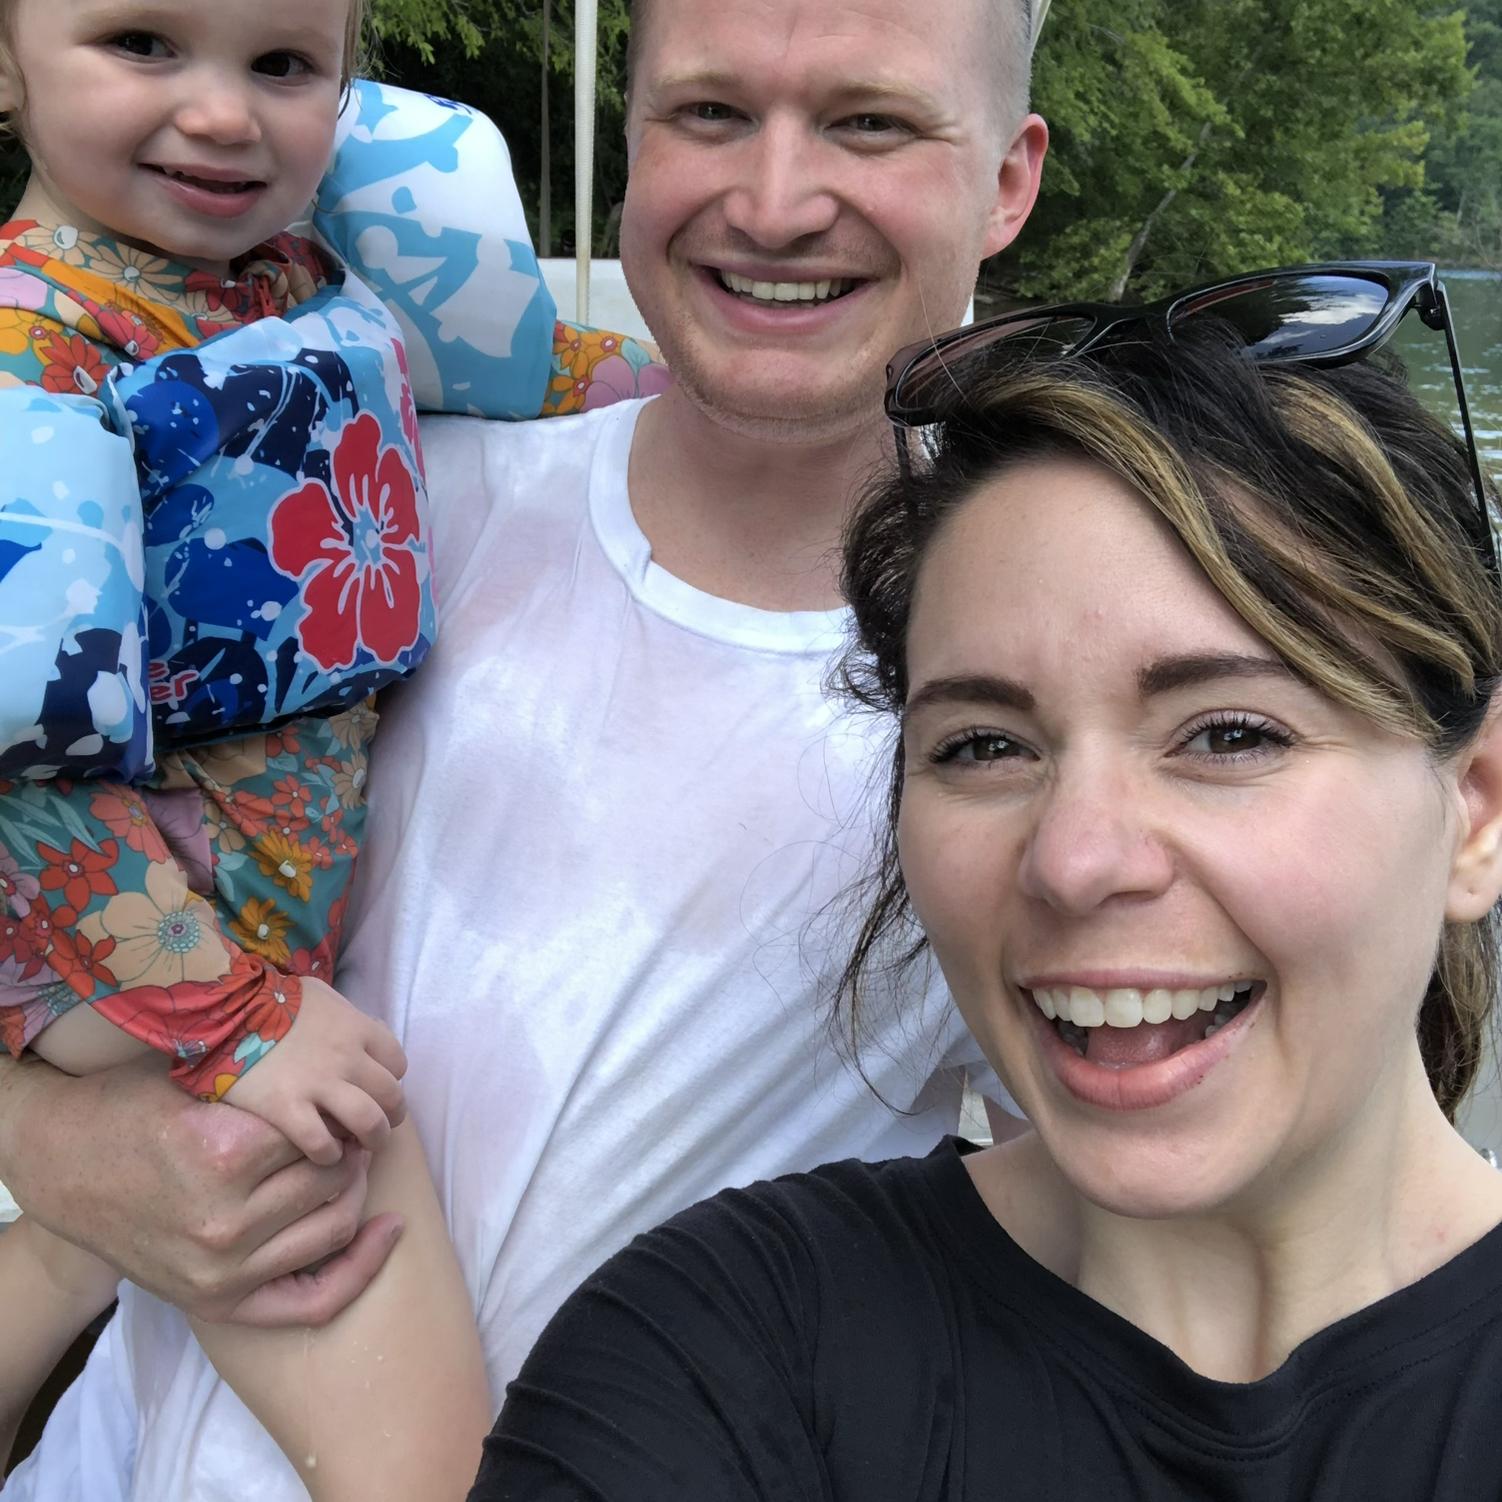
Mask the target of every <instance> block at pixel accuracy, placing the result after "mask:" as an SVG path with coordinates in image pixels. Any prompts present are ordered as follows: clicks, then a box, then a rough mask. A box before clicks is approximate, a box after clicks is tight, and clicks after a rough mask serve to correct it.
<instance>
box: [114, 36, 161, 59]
mask: <svg viewBox="0 0 1502 1502" xmlns="http://www.w3.org/2000/svg"><path fill="white" fill-rule="evenodd" d="M109 44H110V46H111V47H114V48H116V49H117V50H119V51H121V52H128V53H130V55H131V56H132V57H166V56H167V54H168V51H169V49H168V46H167V43H166V42H165V41H164V40H163V39H162V38H161V37H159V36H154V35H153V34H152V33H151V32H149V31H122V32H121V33H120V35H119V36H114V37H111V38H110V39H109Z"/></svg>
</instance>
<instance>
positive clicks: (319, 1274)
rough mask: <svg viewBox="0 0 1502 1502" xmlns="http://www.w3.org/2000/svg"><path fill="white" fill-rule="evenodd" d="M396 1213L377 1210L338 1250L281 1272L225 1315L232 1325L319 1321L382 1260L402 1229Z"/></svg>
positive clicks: (350, 1297)
mask: <svg viewBox="0 0 1502 1502" xmlns="http://www.w3.org/2000/svg"><path fill="white" fill-rule="evenodd" d="M404 1226H405V1222H404V1221H403V1220H402V1218H401V1216H399V1215H397V1214H394V1213H392V1212H389V1211H388V1212H387V1213H385V1214H383V1215H377V1216H376V1217H375V1218H374V1219H372V1220H369V1221H367V1222H366V1223H365V1224H364V1225H363V1226H361V1227H360V1229H359V1231H358V1232H357V1234H356V1236H355V1239H354V1240H353V1241H351V1242H350V1244H349V1245H348V1246H347V1247H345V1248H344V1250H343V1251H341V1252H339V1253H337V1254H336V1255H334V1256H333V1257H330V1258H329V1259H328V1260H327V1261H325V1262H323V1263H322V1264H321V1265H320V1266H319V1267H318V1268H316V1269H315V1270H314V1271H312V1272H292V1273H285V1274H283V1275H282V1276H281V1277H279V1278H275V1279H273V1280H272V1281H271V1282H270V1283H267V1284H265V1285H263V1286H262V1287H260V1288H258V1289H256V1291H255V1292H254V1293H253V1294H251V1295H250V1296H249V1297H248V1298H246V1299H244V1300H242V1302H241V1303H240V1304H239V1306H238V1307H237V1308H236V1309H235V1310H234V1312H233V1313H232V1314H231V1315H230V1320H231V1321H232V1322H233V1323H235V1324H237V1325H255V1326H258V1327H261V1328H263V1329H278V1328H282V1327H285V1326H289V1325H315V1326H322V1325H326V1324H328V1323H329V1321H330V1320H332V1319H333V1318H334V1317H335V1316H336V1315H338V1314H339V1313H340V1312H341V1311H343V1310H344V1309H346V1308H348V1307H349V1305H350V1304H352V1303H353V1302H354V1301H355V1299H357V1298H358V1297H359V1296H360V1295H361V1294H362V1293H363V1292H364V1291H365V1289H366V1288H367V1287H368V1286H369V1284H370V1281H371V1279H372V1278H374V1277H375V1275H376V1274H377V1273H378V1272H380V1270H381V1268H382V1267H383V1266H384V1265H385V1262H386V1259H387V1257H389V1256H390V1255H391V1249H392V1247H394V1246H395V1245H396V1243H397V1240H398V1238H399V1237H400V1236H401V1233H402V1231H403V1229H404Z"/></svg>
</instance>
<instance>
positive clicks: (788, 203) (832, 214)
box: [725, 116, 840, 250]
mask: <svg viewBox="0 0 1502 1502" xmlns="http://www.w3.org/2000/svg"><path fill="white" fill-rule="evenodd" d="M825 155H826V148H825V147H824V146H823V143H821V142H820V141H819V140H818V139H817V138H816V137H814V136H812V135H810V133H809V131H808V127H807V126H806V125H805V124H802V123H800V122H799V121H796V120H793V119H784V118H781V117H775V116H773V117H769V118H768V119H766V120H765V121H763V123H762V125H761V127H760V129H758V130H757V131H756V133H755V134H754V135H752V136H750V137H749V138H748V139H747V140H746V141H745V143H744V144H743V146H742V149H741V152H740V153H739V160H738V161H737V162H736V163H735V168H736V175H735V183H734V186H733V187H732V188H731V189H730V191H729V192H728V193H727V194H726V195H725V217H726V220H727V222H728V223H729V224H730V226H731V227H732V228H733V229H736V230H739V231H740V232H741V233H742V234H743V235H745V236H746V237H747V239H749V240H751V241H753V242H754V243H755V244H757V245H759V246H762V247H764V248H766V249H768V250H781V249H784V248H786V247H787V246H789V245H791V244H792V243H793V242H794V241H796V240H801V239H803V238H804V237H805V236H808V235H817V234H822V233H823V232H824V231H826V230H828V229H831V228H832V227H833V225H834V222H835V220H836V219H837V218H838V217H839V212H840V206H839V200H838V198H837V197H836V195H835V193H834V192H833V191H832V188H831V185H830V183H829V181H828V180H827V178H828V173H827V172H826V171H825Z"/></svg>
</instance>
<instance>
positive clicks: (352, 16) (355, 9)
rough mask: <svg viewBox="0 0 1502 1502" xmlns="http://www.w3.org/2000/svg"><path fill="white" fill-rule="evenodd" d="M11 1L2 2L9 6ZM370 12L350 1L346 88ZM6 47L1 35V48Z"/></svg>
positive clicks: (360, 58) (366, 4) (360, 63)
mask: <svg viewBox="0 0 1502 1502" xmlns="http://www.w3.org/2000/svg"><path fill="white" fill-rule="evenodd" d="M9 3H10V0H0V5H8V4H9ZM369 12H370V0H349V16H348V17H347V18H346V20H345V23H344V79H343V83H344V86H345V87H346V88H348V87H349V85H350V84H351V83H352V82H353V81H354V80H355V79H356V78H358V77H359V76H360V72H361V70H362V69H363V68H364V66H365V60H366V54H365V20H366V17H367V16H368V15H369ZM4 45H5V39H4V36H3V35H0V47H3V46H4Z"/></svg>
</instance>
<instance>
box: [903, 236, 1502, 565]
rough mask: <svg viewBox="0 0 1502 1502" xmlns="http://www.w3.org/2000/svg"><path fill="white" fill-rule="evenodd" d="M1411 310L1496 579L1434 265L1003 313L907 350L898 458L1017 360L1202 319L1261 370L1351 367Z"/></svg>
mask: <svg viewBox="0 0 1502 1502" xmlns="http://www.w3.org/2000/svg"><path fill="white" fill-rule="evenodd" d="M1410 309H1417V310H1418V315H1419V317H1420V318H1421V319H1422V320H1423V321H1424V323H1425V324H1426V325H1428V327H1430V328H1431V329H1437V330H1440V331H1441V332H1443V334H1444V336H1445V347H1446V348H1447V349H1448V350H1449V354H1450V373H1451V375H1452V376H1453V377H1454V380H1455V400H1456V402H1457V403H1458V405H1459V408H1460V422H1461V427H1462V428H1463V429H1464V434H1465V441H1466V449H1467V452H1468V454H1469V457H1470V463H1471V480H1472V483H1473V485H1474V486H1475V491H1476V509H1475V516H1474V521H1473V527H1472V531H1473V533H1474V538H1473V541H1474V543H1475V545H1476V548H1477V550H1478V552H1480V554H1481V556H1482V558H1483V560H1484V561H1485V563H1486V565H1487V567H1488V568H1489V569H1490V570H1491V571H1492V573H1493V574H1496V573H1497V572H1498V568H1497V551H1496V543H1495V540H1494V539H1493V537H1492V528H1491V519H1490V512H1489V510H1488V508H1487V499H1486V497H1487V487H1486V482H1485V480H1484V479H1483V478H1482V474H1481V460H1480V457H1479V455H1478V454H1477V451H1476V437H1475V434H1474V432H1473V431H1472V429H1471V413H1470V406H1469V404H1468V403H1467V401H1466V394H1465V381H1464V379H1463V378H1462V376H1461V369H1460V354H1459V351H1458V350H1457V349H1456V346H1455V327H1454V324H1453V322H1452V321H1451V318H1450V305H1449V302H1448V301H1447V300H1446V298H1445V288H1444V284H1443V283H1442V282H1441V281H1440V279H1439V274H1438V272H1437V271H1436V269H1435V266H1434V263H1433V262H1432V261H1346V262H1329V263H1324V264H1321V265H1316V266H1287V267H1283V268H1281V269H1279V270H1275V271H1259V272H1255V273H1253V274H1252V275H1249V276H1238V277H1232V278H1231V279H1230V280H1229V281H1222V282H1211V283H1209V284H1208V285H1206V286H1203V287H1194V288H1191V289H1190V290H1189V291H1187V292H1176V293H1174V294H1173V295H1172V296H1171V297H1165V298H1160V299H1159V300H1158V301H1156V302H1150V303H1143V304H1141V305H1140V306H1129V305H1124V304H1117V303H1095V302H1076V303H1060V304H1058V305H1057V306H1055V307H1049V308H1029V309H1025V310H1023V311H1020V312H1016V313H1004V314H1002V315H1001V317H999V318H989V319H987V320H986V321H985V322H984V323H977V324H972V325H971V326H970V327H969V328H963V329H955V330H954V331H953V332H951V333H948V334H940V335H939V336H938V337H937V338H934V339H929V340H925V341H924V342H922V343H921V344H913V345H909V346H908V347H907V348H906V349H903V350H899V351H898V352H897V354H896V355H895V356H894V357H893V359H892V362H891V364H890V365H888V366H887V396H886V410H887V416H888V417H889V418H891V420H892V421H893V423H895V424H896V425H897V433H898V450H899V459H900V462H901V464H902V467H903V469H904V471H906V470H907V468H908V466H909V463H910V460H909V454H908V445H907V433H906V430H907V429H909V428H917V427H925V426H927V425H928V424H930V423H937V422H943V421H944V420H945V419H946V418H948V417H952V416H953V415H954V413H955V409H956V406H957V404H958V402H960V401H962V400H963V399H964V397H965V395H966V393H968V392H970V391H972V390H974V388H975V386H976V384H977V382H978V381H980V380H983V379H984V378H985V377H986V375H987V374H988V373H990V372H991V371H992V370H995V369H1000V368H1002V366H1003V365H1004V364H1006V363H1010V362H1011V361H1013V360H1014V359H1016V358H1018V357H1022V358H1027V357H1029V356H1038V357H1043V358H1053V357H1059V356H1069V355H1079V354H1084V353H1085V352H1086V351H1087V350H1089V349H1092V348H1094V347H1095V346H1097V345H1100V344H1103V343H1105V342H1106V341H1107V340H1109V339H1114V338H1118V337H1120V336H1121V335H1123V334H1130V333H1131V331H1132V330H1133V329H1134V328H1140V327H1141V326H1142V325H1148V326H1150V327H1151V328H1153V329H1154V330H1155V331H1156V332H1157V333H1158V334H1159V335H1160V336H1166V337H1167V339H1168V340H1169V342H1170V343H1171V342H1172V341H1173V339H1174V338H1175V336H1176V335H1177V334H1178V333H1179V332H1180V331H1182V330H1184V329H1185V328H1186V327H1188V326H1189V325H1192V324H1193V323H1194V322H1195V321H1196V320H1199V321H1200V323H1201V325H1203V324H1204V323H1205V322H1207V321H1209V320H1211V319H1213V320H1214V321H1215V322H1216V324H1217V325H1218V326H1219V327H1221V328H1222V329H1227V330H1229V331H1231V332H1232V333H1234V334H1235V335H1236V337H1238V338H1239V339H1240V340H1241V342H1242V345H1243V346H1244V348H1245V351H1246V354H1247V356H1248V358H1250V359H1252V360H1254V361H1256V362H1257V363H1258V364H1266V365H1346V364H1349V363H1350V362H1351V361H1353V360H1359V359H1361V358H1362V357H1363V356H1365V355H1368V354H1370V353H1371V352H1372V351H1373V350H1375V349H1378V348H1380V347H1381V346H1382V345H1383V344H1385V343H1386V342H1387V340H1388V339H1390V338H1391V337H1392V335H1393V333H1394V331H1395V330H1396V329H1397V326H1398V324H1399V323H1400V322H1401V320H1402V319H1403V316H1404V315H1405V314H1406V313H1408V312H1409V310H1410Z"/></svg>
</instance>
